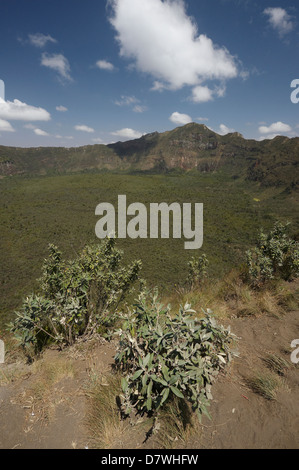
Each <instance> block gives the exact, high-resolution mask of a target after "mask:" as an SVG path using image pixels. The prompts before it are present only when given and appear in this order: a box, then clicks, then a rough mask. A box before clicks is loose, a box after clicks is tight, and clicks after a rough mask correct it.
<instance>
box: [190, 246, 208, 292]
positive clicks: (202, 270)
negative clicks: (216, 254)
mask: <svg viewBox="0 0 299 470" xmlns="http://www.w3.org/2000/svg"><path fill="white" fill-rule="evenodd" d="M208 265H209V261H208V259H207V257H206V255H205V254H203V255H201V256H198V257H194V256H193V258H191V260H190V261H189V262H188V277H187V284H188V286H189V287H190V288H194V287H195V286H197V285H199V284H200V283H201V282H202V280H203V279H204V278H205V277H206V276H207V267H208Z"/></svg>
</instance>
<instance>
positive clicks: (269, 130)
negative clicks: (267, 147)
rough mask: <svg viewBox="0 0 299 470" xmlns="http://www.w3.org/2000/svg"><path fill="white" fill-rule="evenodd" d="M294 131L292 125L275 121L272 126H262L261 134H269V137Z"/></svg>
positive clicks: (260, 128)
mask: <svg viewBox="0 0 299 470" xmlns="http://www.w3.org/2000/svg"><path fill="white" fill-rule="evenodd" d="M291 131H292V128H291V126H289V125H288V124H284V123H283V122H280V121H278V122H274V123H273V124H271V125H270V126H260V127H259V132H260V134H268V136H267V138H272V139H273V137H276V136H277V135H282V134H286V133H289V132H291Z"/></svg>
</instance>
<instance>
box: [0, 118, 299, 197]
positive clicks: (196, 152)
mask: <svg viewBox="0 0 299 470" xmlns="http://www.w3.org/2000/svg"><path fill="white" fill-rule="evenodd" d="M298 163H299V138H293V139H289V138H287V137H276V138H275V139H273V140H264V141H262V142H259V141H255V140H246V139H244V138H243V137H242V135H241V134H238V133H233V134H227V135H225V136H221V135H219V134H216V133H215V132H213V131H211V130H210V129H208V128H207V127H206V126H204V125H200V124H195V123H191V124H187V125H186V126H183V127H179V128H177V129H174V130H172V131H169V132H164V133H161V134H160V133H158V132H155V133H152V134H147V135H145V136H143V137H141V138H140V139H136V140H132V141H128V142H118V143H115V144H110V145H90V146H84V147H78V148H56V147H54V148H46V147H39V148H29V149H24V148H15V147H3V146H0V176H9V175H46V174H48V175H49V174H65V173H81V172H83V171H93V170H96V171H97V170H118V171H119V170H125V171H155V172H167V171H170V170H174V169H180V170H183V171H190V170H196V171H199V172H201V173H203V172H205V173H207V172H215V171H218V170H220V169H221V170H223V171H225V172H229V173H230V174H231V176H233V177H235V178H239V177H242V178H244V179H248V180H251V181H257V182H260V183H262V185H263V186H287V187H289V188H291V189H292V188H295V187H296V186H297V185H298Z"/></svg>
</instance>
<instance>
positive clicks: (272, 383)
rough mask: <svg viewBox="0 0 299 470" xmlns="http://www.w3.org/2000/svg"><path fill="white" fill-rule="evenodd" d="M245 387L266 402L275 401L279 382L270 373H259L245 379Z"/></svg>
mask: <svg viewBox="0 0 299 470" xmlns="http://www.w3.org/2000/svg"><path fill="white" fill-rule="evenodd" d="M247 385H248V386H249V388H251V390H253V392H255V393H257V394H258V395H261V396H262V397H263V398H265V399H266V400H275V399H276V393H277V389H278V388H279V386H280V385H281V381H280V380H279V378H278V377H277V376H276V375H274V374H272V373H269V372H267V373H265V372H259V373H258V374H257V375H255V376H253V377H250V378H248V379H247Z"/></svg>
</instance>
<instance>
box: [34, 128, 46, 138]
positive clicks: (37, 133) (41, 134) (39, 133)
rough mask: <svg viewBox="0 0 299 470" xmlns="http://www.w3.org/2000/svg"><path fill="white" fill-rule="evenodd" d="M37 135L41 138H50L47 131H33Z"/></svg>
mask: <svg viewBox="0 0 299 470" xmlns="http://www.w3.org/2000/svg"><path fill="white" fill-rule="evenodd" d="M33 132H34V133H35V134H36V135H39V136H42V137H46V136H48V135H49V134H48V132H46V131H43V130H42V129H34V131H33Z"/></svg>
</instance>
